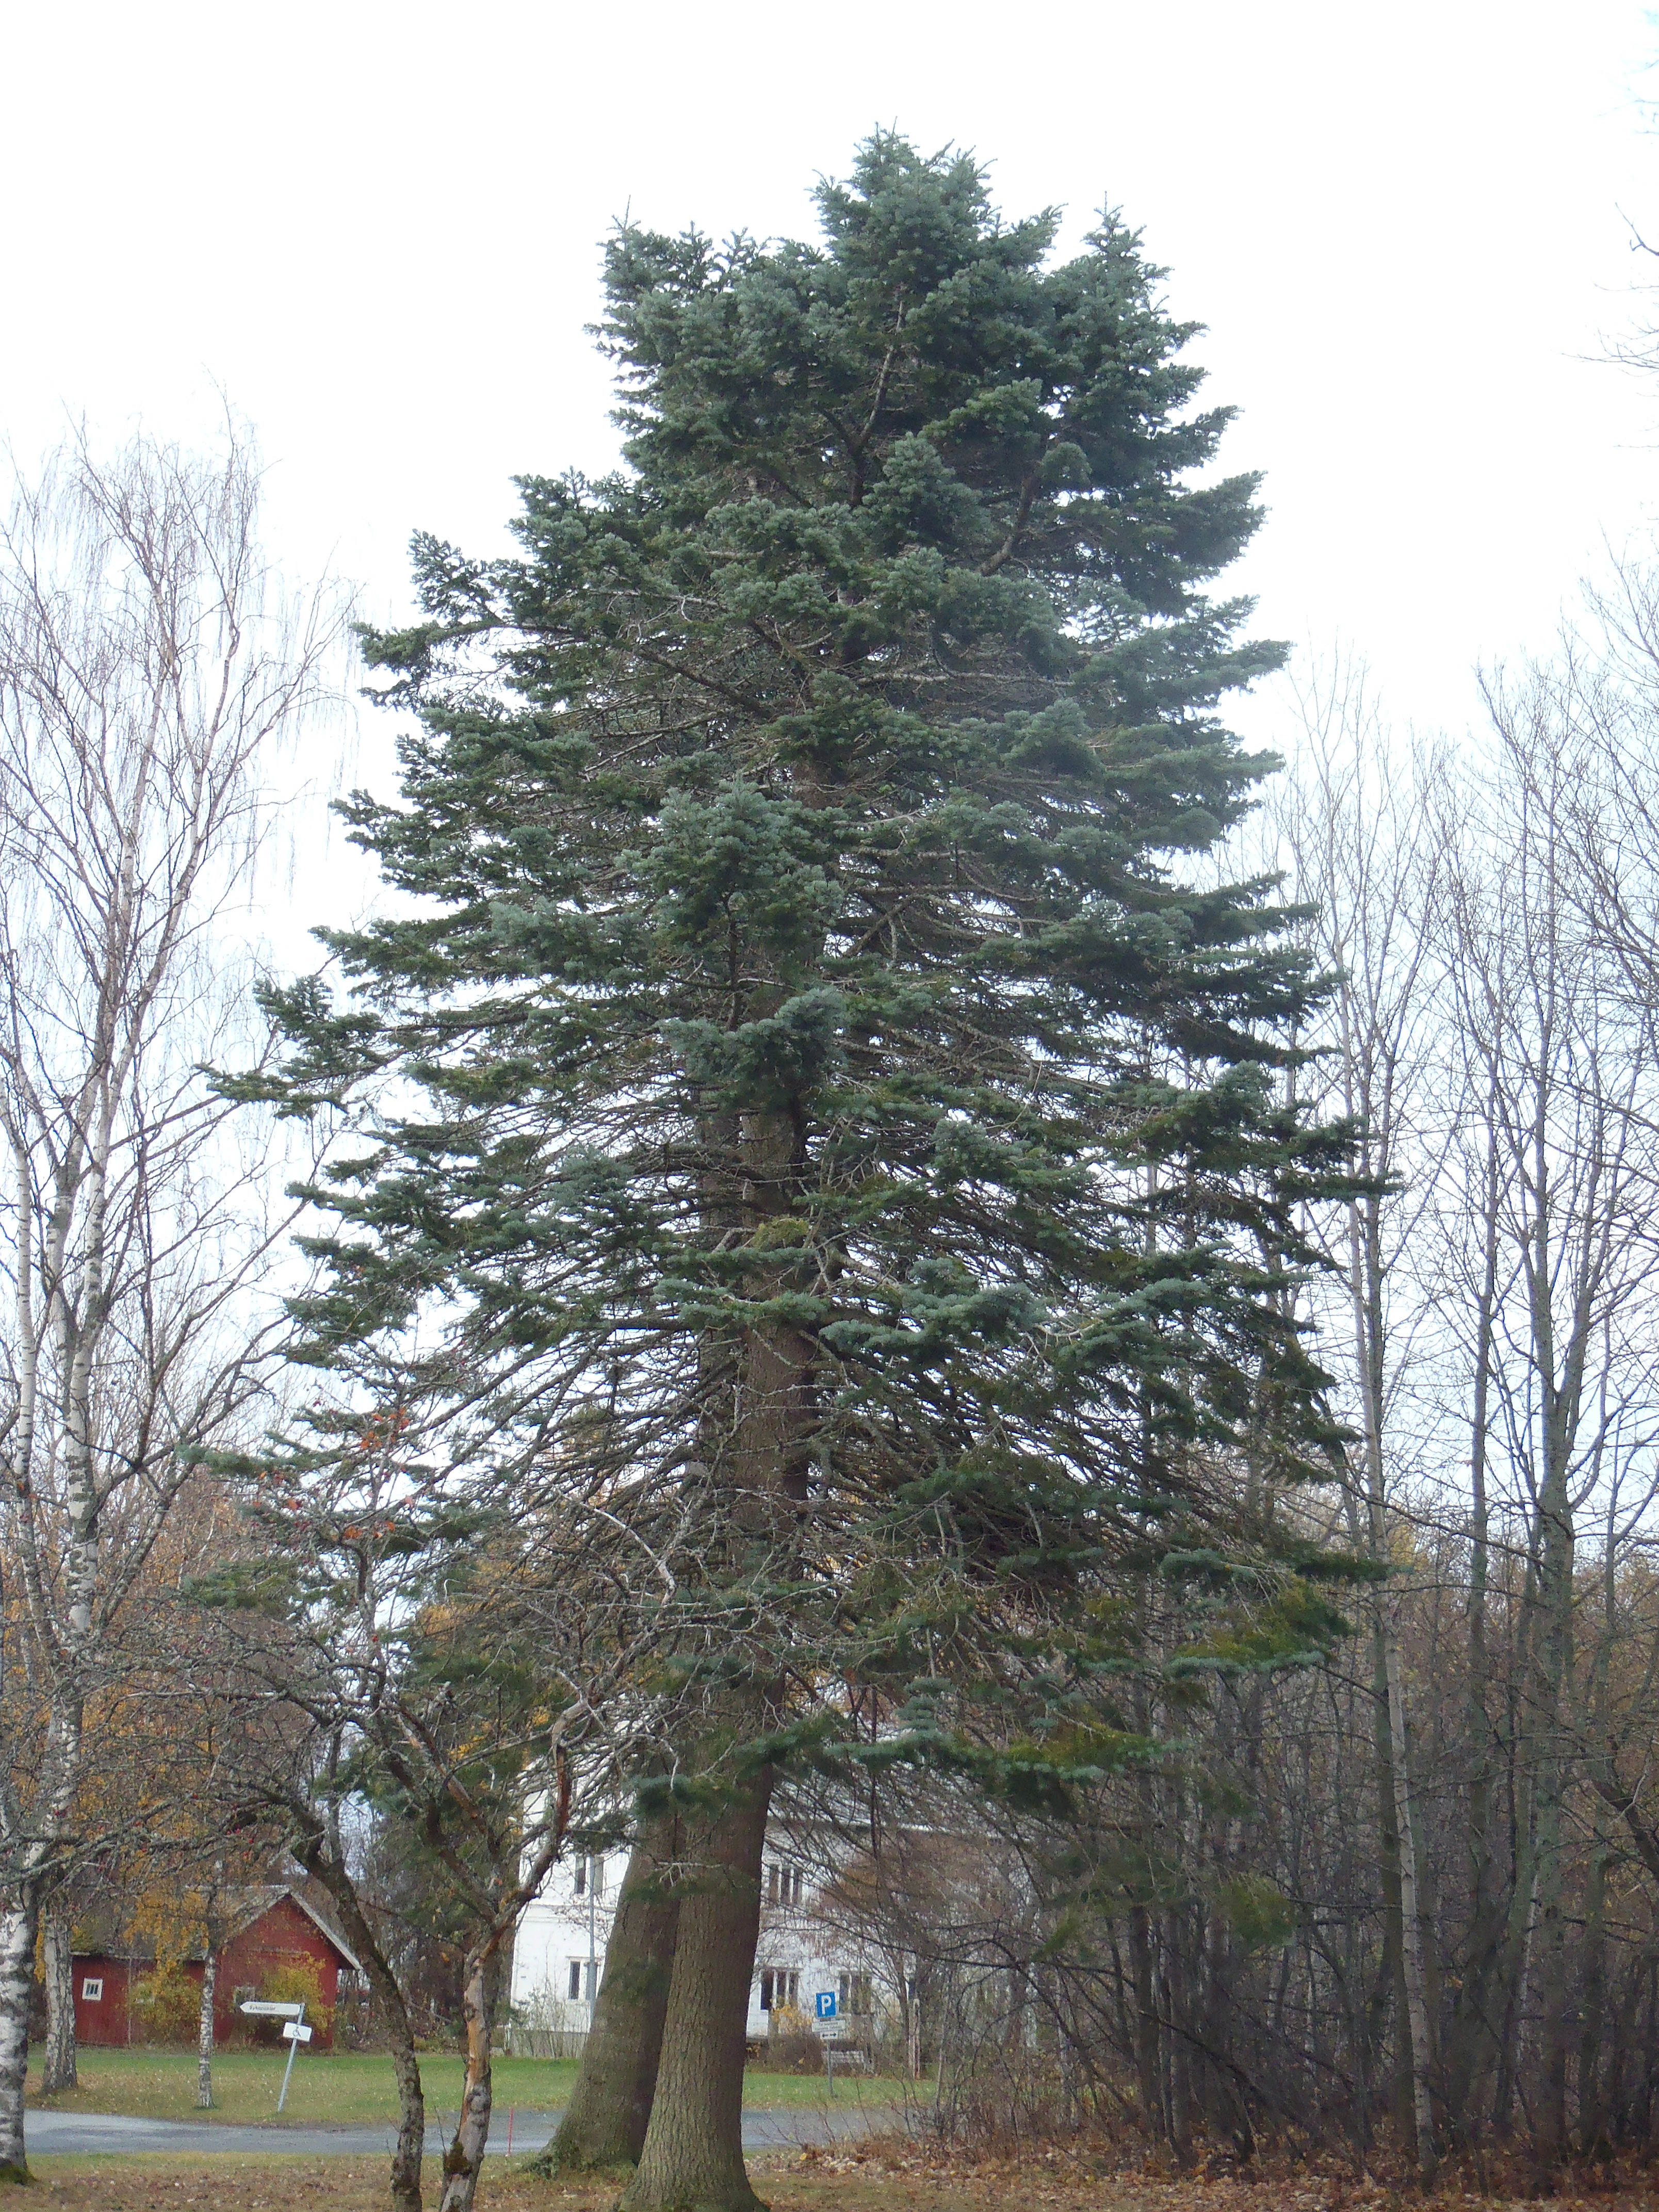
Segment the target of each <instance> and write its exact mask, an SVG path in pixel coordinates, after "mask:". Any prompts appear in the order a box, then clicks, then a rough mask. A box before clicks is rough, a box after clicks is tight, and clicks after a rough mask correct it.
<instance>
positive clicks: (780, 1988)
mask: <svg viewBox="0 0 1659 2212" xmlns="http://www.w3.org/2000/svg"><path fill="white" fill-rule="evenodd" d="M760 1985H761V1991H760V1997H761V2002H760V2008H761V2010H762V2011H763V2012H776V2011H777V2010H778V2009H779V2008H780V2007H781V2006H784V2005H788V2006H791V2007H795V2006H799V2003H800V1974H799V1971H798V1970H797V1969H795V1968H793V1967H792V1968H788V1969H785V1968H783V1967H779V1966H767V1967H765V1968H763V1970H762V1973H761V1978H760Z"/></svg>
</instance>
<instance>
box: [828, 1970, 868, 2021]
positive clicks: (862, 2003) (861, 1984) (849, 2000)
mask: <svg viewBox="0 0 1659 2212" xmlns="http://www.w3.org/2000/svg"><path fill="white" fill-rule="evenodd" d="M871 2010H872V2005H871V2002H870V1977H869V1975H868V1974H842V1975H839V1976H838V1977H837V1978H836V2011H837V2012H850V2013H865V2012H869V2011H871Z"/></svg>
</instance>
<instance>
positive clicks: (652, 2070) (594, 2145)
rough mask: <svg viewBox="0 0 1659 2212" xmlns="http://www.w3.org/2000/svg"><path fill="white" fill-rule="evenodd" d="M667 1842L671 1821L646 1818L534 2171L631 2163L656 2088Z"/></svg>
mask: <svg viewBox="0 0 1659 2212" xmlns="http://www.w3.org/2000/svg"><path fill="white" fill-rule="evenodd" d="M675 1843H676V1824H675V1823H674V1822H673V1821H672V1820H664V1821H661V1822H656V1823H652V1824H650V1825H648V1826H647V1827H646V1828H645V1829H644V1831H643V1832H642V1833H641V1837H640V1839H639V1841H638V1843H637V1844H635V1847H634V1850H633V1852H632V1855H631V1856H630V1857H629V1862H628V1871H627V1873H626V1874H625V1875H623V1882H622V1888H621V1891H620V1893H618V1895H617V1914H616V1918H615V1919H614V1920H613V1921H612V1923H611V1938H610V1941H609V1942H608V1943H607V1944H606V1945H605V1978H604V1980H603V1981H602V1982H601V1983H600V1984H599V1997H598V1999H597V2001H596V2002H595V2004H594V2008H593V2022H592V2027H591V2028H590V2029H589V2031H588V2036H587V2041H586V2045H585V2046H584V2048H583V2051H582V2063H581V2069H580V2072H579V2073H578V2075H577V2076H576V2083H575V2087H574V2088H573V2089H572V2091H571V2093H570V2102H569V2104H568V2106H566V2107H565V2114H564V2118H562V2120H561V2121H560V2123H559V2126H558V2130H557V2132H556V2135H555V2136H554V2137H553V2140H552V2142H550V2143H549V2145H548V2146H547V2148H546V2149H545V2150H544V2152H542V2154H541V2155H540V2156H539V2157H538V2159H536V2160H534V2170H535V2171H536V2172H538V2173H544V2174H552V2173H556V2172H582V2171H584V2170H586V2169H588V2168H592V2167H596V2166H597V2167H608V2166H634V2165H636V2164H637V2163H638V2161H639V2155H640V2152H641V2149H642V2148H643V2147H644V2143H645V2131H646V2128H647V2124H648V2123H649V2121H650V2118H651V2106H652V2100H653V2098H654V2096H655V2094H656V2087H657V2068H658V2063H659V2060H660V2057H661V2055H662V2030H663V2020H664V2017H665V2015H666V2012H667V2009H668V1986H669V1976H670V1973H671V1969H672V1966H673V1963H674V1937H675V1932H676V1929H677V1927H678V1917H679V1900H678V1896H677V1895H676V1893H674V1891H673V1889H672V1887H671V1883H672V1880H673V1857H674V1849H675Z"/></svg>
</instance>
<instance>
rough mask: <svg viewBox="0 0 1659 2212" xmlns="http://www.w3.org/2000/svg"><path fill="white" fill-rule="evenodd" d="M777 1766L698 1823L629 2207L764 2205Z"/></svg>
mask: <svg viewBox="0 0 1659 2212" xmlns="http://www.w3.org/2000/svg"><path fill="white" fill-rule="evenodd" d="M771 1795H772V1778H771V1776H770V1774H769V1773H766V1774H763V1775H762V1776H761V1777H760V1778H757V1780H755V1781H753V1782H750V1783H748V1784H744V1785H743V1786H741V1787H740V1788H739V1789H738V1790H736V1791H735V1792H734V1793H733V1798H732V1802H731V1803H730V1805H729V1807H728V1808H726V1809H725V1810H724V1811H723V1812H722V1813H721V1814H719V1815H718V1816H717V1817H716V1818H714V1820H711V1821H709V1822H708V1823H706V1824H705V1823H704V1822H702V1821H701V1820H700V1821H699V1822H697V1824H696V1827H695V1829H694V1830H693V1836H694V1838H696V1840H695V1841H694V1842H693V1843H692V1845H691V1849H692V1850H693V1851H694V1852H695V1853H696V1857H697V1859H698V1860H700V1861H701V1863H700V1864H699V1865H698V1866H696V1869H695V1870H688V1875H687V1879H686V1881H685V1883H684V1887H683V1888H682V1891H681V1895H680V1905H679V1930H678V1940H677V1942H676V1944H675V1948H674V1972H673V1978H672V1979H671V1982H670V1984H669V1990H668V2007H667V2011H666V2014H665V2018H664V2022H663V2039H662V2064H661V2068H660V2070H659V2074H658V2076H657V2093H656V2097H655V2099H654V2100H653V2104H652V2107H651V2121H650V2125H649V2126H648V2127H647V2130H646V2136H645V2142H644V2145H643V2147H642V2148H641V2153H640V2162H639V2165H638V2166H636V2167H635V2172H634V2178H633V2179H632V2180H631V2181H630V2182H629V2185H628V2187H627V2188H626V2189H625V2190H624V2191H623V2195H622V2198H621V2201H620V2203H619V2206H618V2212H755V2208H756V2207H757V2206H759V2204H760V2203H761V2200H760V2198H759V2197H757V2195H756V2194H755V2191H754V2190H753V2189H752V2188H751V2186H750V2181H749V2175H748V2172H747V2170H746V2168H745V2167H744V2157H743V2060H744V2032H745V2028H746V2026H747V2017H748V2009H749V1985H750V1980H751V1979H752V1978H753V1975H754V1970H755V1945H756V1942H757V1939H758V1937H759V1935H760V1910H761V1868H762V1859H763V1850H764V1845H765V1840H766V1813H767V1807H768V1805H769V1802H770V1799H771Z"/></svg>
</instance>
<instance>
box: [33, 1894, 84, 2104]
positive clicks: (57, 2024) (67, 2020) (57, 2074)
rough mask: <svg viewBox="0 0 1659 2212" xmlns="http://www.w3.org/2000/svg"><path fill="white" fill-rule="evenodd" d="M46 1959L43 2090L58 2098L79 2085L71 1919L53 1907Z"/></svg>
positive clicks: (46, 1933)
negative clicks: (62, 2092) (60, 2093)
mask: <svg viewBox="0 0 1659 2212" xmlns="http://www.w3.org/2000/svg"><path fill="white" fill-rule="evenodd" d="M42 1948H43V1949H44V1951H45V1954H46V1957H45V1962H44V1963H45V1966H46V2051H45V2053H44V2054H43V2056H42V2058H41V2061H40V2089H41V2093H42V2094H43V2095H45V2096H48V2097H53V2096H56V2095H57V2093H58V2091H59V2090H60V2089H73V2088H74V2087H76V2065H75V1959H74V1948H73V1934H72V1930H71V1929H70V1923H69V1920H68V1918H67V1917H66V1916H65V1915H64V1913H63V1912H62V1911H58V1909H56V1908H55V1907H52V1906H49V1907H48V1908H47V1911H46V1928H45V1930H44V1942H43V1946H42Z"/></svg>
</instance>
